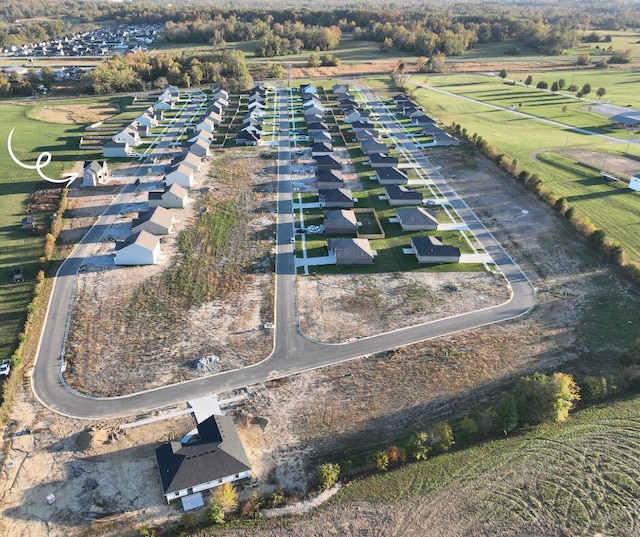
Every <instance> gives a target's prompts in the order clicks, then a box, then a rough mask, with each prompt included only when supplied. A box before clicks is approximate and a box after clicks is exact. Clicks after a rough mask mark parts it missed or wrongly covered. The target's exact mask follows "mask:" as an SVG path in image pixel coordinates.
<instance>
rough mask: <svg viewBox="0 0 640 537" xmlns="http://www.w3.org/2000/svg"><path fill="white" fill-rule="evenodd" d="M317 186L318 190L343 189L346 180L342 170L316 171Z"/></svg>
mask: <svg viewBox="0 0 640 537" xmlns="http://www.w3.org/2000/svg"><path fill="white" fill-rule="evenodd" d="M316 186H317V188H318V190H322V189H325V188H343V187H344V179H343V178H342V172H341V171H340V170H332V169H321V170H317V171H316Z"/></svg>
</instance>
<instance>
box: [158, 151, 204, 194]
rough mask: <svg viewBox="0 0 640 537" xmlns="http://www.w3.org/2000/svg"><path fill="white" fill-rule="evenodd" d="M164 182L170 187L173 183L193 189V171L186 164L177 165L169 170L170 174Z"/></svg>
mask: <svg viewBox="0 0 640 537" xmlns="http://www.w3.org/2000/svg"><path fill="white" fill-rule="evenodd" d="M196 144H197V142H196ZM196 144H193V145H196ZM164 180H165V183H166V184H167V185H168V186H171V185H172V184H173V183H178V184H179V185H180V186H181V187H182V188H191V187H192V186H193V180H194V177H193V169H191V168H190V167H189V166H187V165H186V164H184V163H180V164H177V165H176V166H172V167H171V168H169V172H168V173H167V174H166V175H165V176H164Z"/></svg>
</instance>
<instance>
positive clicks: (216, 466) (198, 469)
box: [156, 414, 251, 495]
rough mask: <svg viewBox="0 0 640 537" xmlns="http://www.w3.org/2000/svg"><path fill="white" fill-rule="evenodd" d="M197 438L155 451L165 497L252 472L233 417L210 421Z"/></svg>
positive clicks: (202, 423) (201, 425)
mask: <svg viewBox="0 0 640 537" xmlns="http://www.w3.org/2000/svg"><path fill="white" fill-rule="evenodd" d="M198 436H199V438H198V439H197V440H192V441H190V442H187V443H186V444H183V443H182V442H179V441H175V440H174V441H172V442H166V443H165V444H163V445H162V446H160V447H159V448H158V449H156V460H157V462H158V469H159V471H160V480H161V481H162V490H163V492H164V494H165V495H166V494H171V493H172V492H178V491H180V490H185V489H189V488H191V487H194V486H197V485H200V484H203V483H209V482H212V481H216V480H218V479H223V478H225V477H228V476H232V475H235V474H239V473H242V472H246V471H247V470H250V469H251V467H250V465H249V459H248V458H247V454H246V453H245V450H244V447H243V446H242V442H241V441H240V437H239V436H238V432H237V431H236V428H235V426H234V424H233V419H232V418H231V417H229V416H221V415H216V414H214V415H213V416H211V417H209V418H207V419H206V420H204V421H203V422H201V423H199V424H198Z"/></svg>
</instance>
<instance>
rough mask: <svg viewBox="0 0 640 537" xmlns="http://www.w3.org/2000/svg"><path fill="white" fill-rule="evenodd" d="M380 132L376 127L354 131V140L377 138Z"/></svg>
mask: <svg viewBox="0 0 640 537" xmlns="http://www.w3.org/2000/svg"><path fill="white" fill-rule="evenodd" d="M379 137H380V133H379V132H378V131H377V130H376V129H362V130H359V131H358V132H357V133H356V140H358V142H362V141H364V140H370V139H378V138H379Z"/></svg>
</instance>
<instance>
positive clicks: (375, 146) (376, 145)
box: [360, 138, 389, 155]
mask: <svg viewBox="0 0 640 537" xmlns="http://www.w3.org/2000/svg"><path fill="white" fill-rule="evenodd" d="M360 148H361V149H362V152H363V153H364V154H365V155H370V154H371V153H384V154H389V146H388V145H387V144H385V143H384V142H381V141H380V140H377V139H375V138H367V139H366V140H362V141H361V142H360Z"/></svg>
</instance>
